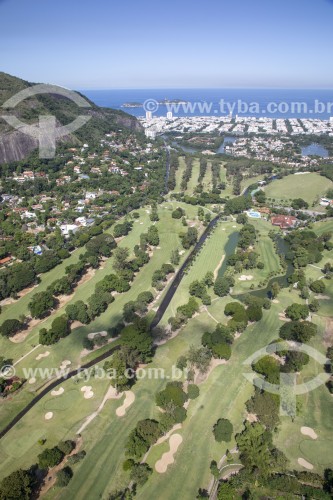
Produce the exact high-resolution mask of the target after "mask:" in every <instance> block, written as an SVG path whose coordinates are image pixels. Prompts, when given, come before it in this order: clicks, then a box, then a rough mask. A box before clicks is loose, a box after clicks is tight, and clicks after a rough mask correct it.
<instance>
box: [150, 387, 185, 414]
mask: <svg viewBox="0 0 333 500" xmlns="http://www.w3.org/2000/svg"><path fill="white" fill-rule="evenodd" d="M186 401H187V395H186V393H185V392H184V391H183V389H182V384H181V383H180V382H168V383H167V385H166V388H165V389H164V390H163V391H160V392H158V393H157V394H156V405H157V406H160V407H161V408H164V409H166V408H168V406H169V405H170V403H172V404H173V405H174V406H179V407H182V406H183V405H184V403H185V402H186Z"/></svg>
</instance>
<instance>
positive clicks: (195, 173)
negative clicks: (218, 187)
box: [185, 158, 200, 195]
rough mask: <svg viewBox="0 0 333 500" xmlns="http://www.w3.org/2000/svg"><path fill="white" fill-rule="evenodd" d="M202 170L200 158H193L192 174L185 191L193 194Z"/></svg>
mask: <svg viewBox="0 0 333 500" xmlns="http://www.w3.org/2000/svg"><path fill="white" fill-rule="evenodd" d="M199 172H200V160H199V159H198V158H193V160H192V174H191V177H190V179H189V181H188V183H187V188H186V191H185V193H186V194H189V195H192V194H193V193H194V190H195V188H196V187H198V177H199Z"/></svg>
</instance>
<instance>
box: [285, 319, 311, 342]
mask: <svg viewBox="0 0 333 500" xmlns="http://www.w3.org/2000/svg"><path fill="white" fill-rule="evenodd" d="M316 333H317V325H315V324H314V323H311V322H310V321H290V322H288V323H285V324H284V325H282V326H281V328H280V337H281V338H282V339H284V340H294V341H295V342H303V343H306V342H308V341H309V340H310V339H311V338H312V337H314V335H316Z"/></svg>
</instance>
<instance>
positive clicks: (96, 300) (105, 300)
mask: <svg viewBox="0 0 333 500" xmlns="http://www.w3.org/2000/svg"><path fill="white" fill-rule="evenodd" d="M113 301H114V297H113V296H112V295H111V294H110V293H107V292H104V293H99V292H95V293H94V294H93V295H91V296H90V297H89V299H88V304H89V307H88V311H89V316H90V317H91V318H95V317H96V316H99V315H100V314H102V313H103V312H104V311H105V310H106V309H107V307H108V305H109V304H111V302H113Z"/></svg>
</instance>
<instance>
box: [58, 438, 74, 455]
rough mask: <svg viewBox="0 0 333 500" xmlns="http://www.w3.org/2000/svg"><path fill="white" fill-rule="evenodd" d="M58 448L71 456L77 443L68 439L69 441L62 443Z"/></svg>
mask: <svg viewBox="0 0 333 500" xmlns="http://www.w3.org/2000/svg"><path fill="white" fill-rule="evenodd" d="M57 447H58V448H59V450H60V451H62V453H63V454H64V455H69V454H70V453H72V451H73V450H74V448H75V442H74V441H71V440H70V439H67V441H60V442H59V443H58V445H57Z"/></svg>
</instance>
